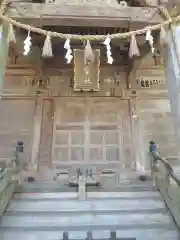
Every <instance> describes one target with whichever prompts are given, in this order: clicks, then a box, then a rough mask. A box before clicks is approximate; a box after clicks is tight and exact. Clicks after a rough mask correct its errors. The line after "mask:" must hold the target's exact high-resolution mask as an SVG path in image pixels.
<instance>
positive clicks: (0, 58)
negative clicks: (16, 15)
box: [0, 21, 9, 95]
mask: <svg viewBox="0 0 180 240" xmlns="http://www.w3.org/2000/svg"><path fill="white" fill-rule="evenodd" d="M8 34H9V23H8V22H5V21H3V22H2V31H1V33H0V49H1V51H0V95H1V94H2V90H3V83H4V75H5V70H6V63H7V58H8V49H9V42H8Z"/></svg>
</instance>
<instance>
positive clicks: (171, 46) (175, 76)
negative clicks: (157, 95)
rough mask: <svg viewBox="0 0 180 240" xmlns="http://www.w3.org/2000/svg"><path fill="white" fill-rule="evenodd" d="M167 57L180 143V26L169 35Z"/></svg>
mask: <svg viewBox="0 0 180 240" xmlns="http://www.w3.org/2000/svg"><path fill="white" fill-rule="evenodd" d="M168 39H169V41H168V46H167V51H166V54H167V57H166V61H165V68H166V75H167V81H168V98H169V100H170V106H171V113H172V119H173V123H174V129H175V133H176V138H177V145H179V143H180V41H179V39H180V26H177V27H173V28H172V30H171V31H169V33H168ZM172 154H173V153H172Z"/></svg>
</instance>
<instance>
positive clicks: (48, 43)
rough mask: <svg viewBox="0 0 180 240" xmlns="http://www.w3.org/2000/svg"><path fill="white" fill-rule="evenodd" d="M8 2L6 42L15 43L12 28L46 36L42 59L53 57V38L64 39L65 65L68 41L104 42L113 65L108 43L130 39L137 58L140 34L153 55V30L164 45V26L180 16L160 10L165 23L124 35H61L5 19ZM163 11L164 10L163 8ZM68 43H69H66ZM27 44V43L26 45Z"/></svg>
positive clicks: (1, 9)
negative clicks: (158, 34)
mask: <svg viewBox="0 0 180 240" xmlns="http://www.w3.org/2000/svg"><path fill="white" fill-rule="evenodd" d="M7 4H8V2H7V1H6V0H4V1H3V2H2V4H1V7H0V18H1V19H2V20H4V21H7V22H9V28H10V29H9V36H8V40H9V41H10V42H16V38H15V32H14V26H16V27H19V28H23V29H25V30H27V31H28V32H35V33H38V34H41V35H45V36H46V40H45V42H44V47H43V50H42V56H44V57H52V56H53V52H52V45H51V38H53V37H59V38H61V39H64V40H65V41H66V42H65V44H64V48H66V49H67V53H66V56H65V58H66V60H67V63H70V62H71V61H72V59H73V56H72V49H71V46H70V39H71V40H79V41H83V40H86V41H88V40H89V41H104V42H103V44H104V45H105V46H106V51H107V62H108V63H109V64H112V63H113V58H112V54H111V46H110V42H111V40H112V39H125V38H129V37H130V38H131V43H130V49H129V56H130V57H133V56H139V55H140V53H139V49H138V45H137V42H136V39H135V36H138V35H142V34H146V40H147V41H148V42H149V45H150V47H151V52H152V53H154V50H155V49H154V39H153V36H152V34H151V32H152V31H154V30H158V29H160V32H161V36H160V38H161V42H163V43H164V44H165V43H166V41H167V40H166V31H165V29H164V27H165V26H168V25H169V24H171V23H172V22H173V23H176V22H179V21H180V15H179V16H177V17H174V18H171V17H170V16H169V14H168V12H167V10H166V11H165V10H162V9H160V10H161V12H162V11H164V14H165V16H166V18H167V20H166V21H164V22H162V23H159V24H156V25H153V26H149V27H148V28H147V27H146V28H143V29H139V30H135V31H130V32H125V33H116V34H111V35H108V36H107V35H79V34H63V33H58V32H52V31H46V30H44V29H42V28H37V27H33V26H31V25H27V24H23V23H20V22H18V21H16V20H14V19H12V18H10V17H7V16H5V15H4V11H5V9H6V7H7ZM163 9H164V8H163ZM68 42H69V43H68ZM26 44H27V43H26Z"/></svg>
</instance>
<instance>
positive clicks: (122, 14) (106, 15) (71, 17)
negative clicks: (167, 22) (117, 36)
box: [7, 2, 162, 28]
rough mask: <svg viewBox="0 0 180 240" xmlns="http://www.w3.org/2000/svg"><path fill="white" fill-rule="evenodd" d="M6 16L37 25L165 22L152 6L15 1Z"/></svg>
mask: <svg viewBox="0 0 180 240" xmlns="http://www.w3.org/2000/svg"><path fill="white" fill-rule="evenodd" d="M7 15H8V16H9V17H12V18H13V19H16V20H17V21H20V22H22V23H26V24H32V25H34V26H43V25H47V26H48V25H49V26H53V25H56V26H92V27H93V26H98V27H112V26H113V27H122V28H124V27H126V28H127V27H128V26H129V23H130V22H131V24H133V23H135V24H136V25H137V24H138V25H139V27H145V26H147V25H148V26H149V25H152V24H157V23H160V22H161V21H162V18H161V16H160V15H159V13H158V11H157V9H155V8H151V7H127V8H123V9H122V8H120V6H119V5H118V4H117V5H113V6H108V5H105V6H101V7H100V6H95V5H90V4H87V5H83V4H81V5H70V4H66V5H65V4H64V5H63V4H61V3H58V4H44V3H24V2H13V3H12V4H11V6H10V7H9V9H8V12H7Z"/></svg>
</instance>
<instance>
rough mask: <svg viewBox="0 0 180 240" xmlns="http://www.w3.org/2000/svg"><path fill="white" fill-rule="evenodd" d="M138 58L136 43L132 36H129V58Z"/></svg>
mask: <svg viewBox="0 0 180 240" xmlns="http://www.w3.org/2000/svg"><path fill="white" fill-rule="evenodd" d="M133 56H140V52H139V48H138V45H137V42H136V37H135V36H134V35H132V36H131V42H130V47H129V57H130V58H132V57H133Z"/></svg>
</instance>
